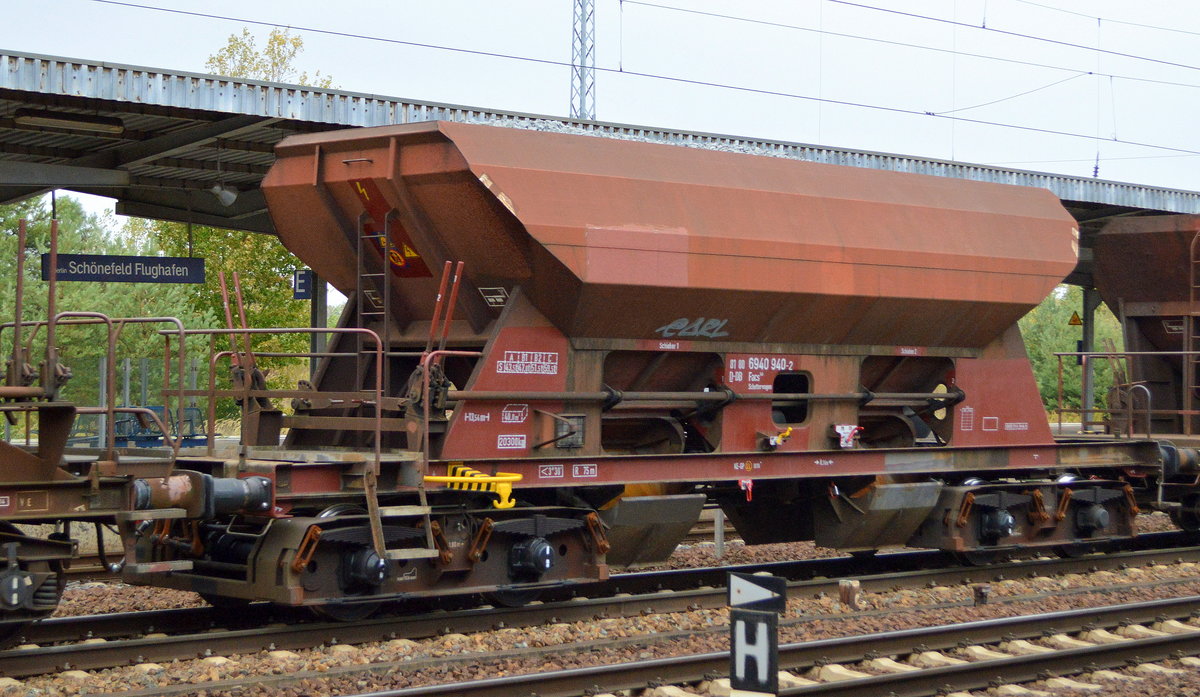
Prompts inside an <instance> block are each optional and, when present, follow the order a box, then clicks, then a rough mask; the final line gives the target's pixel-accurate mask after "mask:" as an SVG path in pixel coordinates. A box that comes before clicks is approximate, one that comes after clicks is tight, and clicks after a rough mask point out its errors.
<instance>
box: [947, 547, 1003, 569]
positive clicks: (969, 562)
mask: <svg viewBox="0 0 1200 697" xmlns="http://www.w3.org/2000/svg"><path fill="white" fill-rule="evenodd" d="M1012 553H1013V552H1012V550H1010V549H972V550H968V551H965V552H954V558H955V559H957V560H958V561H959V563H960V564H963V565H965V566H988V565H991V564H1003V563H1005V562H1007V561H1010V560H1011V559H1012Z"/></svg>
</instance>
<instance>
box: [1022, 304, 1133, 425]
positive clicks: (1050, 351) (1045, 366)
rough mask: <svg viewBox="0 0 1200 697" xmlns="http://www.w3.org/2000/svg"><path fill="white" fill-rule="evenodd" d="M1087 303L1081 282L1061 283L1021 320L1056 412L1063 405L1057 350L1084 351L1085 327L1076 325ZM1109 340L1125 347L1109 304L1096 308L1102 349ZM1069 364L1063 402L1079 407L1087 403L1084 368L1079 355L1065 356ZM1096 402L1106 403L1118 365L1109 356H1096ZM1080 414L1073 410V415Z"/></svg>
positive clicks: (1038, 375) (1039, 376) (1065, 366)
mask: <svg viewBox="0 0 1200 697" xmlns="http://www.w3.org/2000/svg"><path fill="white" fill-rule="evenodd" d="M1082 308H1083V291H1082V289H1080V288H1079V287H1078V286H1059V287H1058V289H1057V290H1055V292H1053V293H1051V294H1050V297H1048V298H1046V299H1045V300H1043V301H1042V303H1041V304H1040V305H1038V306H1037V307H1036V308H1034V309H1033V310H1032V311H1031V312H1030V313H1029V314H1027V315H1025V317H1023V318H1022V319H1021V322H1020V325H1021V335H1022V336H1023V337H1024V338H1025V348H1026V350H1027V351H1028V352H1029V359H1030V362H1031V363H1032V364H1033V374H1034V377H1035V378H1036V379H1037V385H1038V392H1039V393H1041V396H1042V402H1043V403H1044V404H1045V405H1046V410H1047V411H1049V412H1052V411H1053V409H1054V408H1055V407H1057V406H1058V372H1059V371H1058V366H1059V361H1058V358H1057V357H1056V356H1054V353H1055V352H1071V351H1076V350H1078V349H1077V347H1076V342H1077V341H1079V340H1080V339H1082V338H1083V329H1082V327H1079V326H1071V324H1070V321H1071V314H1072V313H1074V312H1080V313H1081V314H1082ZM1106 341H1111V342H1112V345H1113V346H1114V347H1115V348H1116V350H1118V351H1121V350H1123V346H1124V342H1123V341H1122V338H1121V327H1120V323H1119V322H1118V321H1117V319H1116V317H1114V316H1113V314H1112V312H1110V311H1109V310H1108V308H1107V307H1105V306H1104V305H1103V304H1102V305H1101V306H1100V307H1099V308H1097V310H1096V350H1097V351H1102V350H1104V346H1105V345H1106ZM1062 366H1063V371H1062V372H1063V376H1062V381H1063V406H1064V407H1066V408H1071V409H1078V408H1080V406H1081V405H1082V399H1083V397H1082V386H1083V382H1082V380H1083V378H1082V374H1083V370H1082V367H1081V366H1080V365H1078V364H1077V362H1076V359H1075V357H1073V356H1065V357H1063V359H1062ZM1092 370H1093V374H1094V376H1095V377H1094V385H1095V389H1094V390H1093V394H1094V395H1095V397H1096V403H1095V404H1092V405H1091V406H1092V407H1100V408H1103V407H1104V405H1105V404H1106V396H1107V394H1108V391H1109V389H1110V388H1111V387H1112V384H1113V376H1112V367H1111V366H1110V364H1109V361H1108V360H1105V359H1103V358H1100V359H1093V360H1092ZM1073 416H1074V415H1072V414H1067V415H1065V418H1067V419H1071V418H1072V417H1073Z"/></svg>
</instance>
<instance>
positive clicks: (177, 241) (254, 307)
mask: <svg viewBox="0 0 1200 697" xmlns="http://www.w3.org/2000/svg"><path fill="white" fill-rule="evenodd" d="M303 49H304V41H303V39H301V38H300V37H298V36H292V35H291V34H290V33H289V32H288V31H287V30H286V29H279V28H276V29H272V30H271V32H270V33H269V34H268V35H267V37H266V41H265V44H264V46H263V47H262V48H261V49H260V48H259V46H258V42H257V40H256V39H255V37H254V36H253V35H252V34H251V33H250V31H249V30H248V29H245V28H243V29H242V32H241V33H240V34H232V35H230V36H229V39H228V41H227V42H226V44H225V46H224V47H222V48H221V49H220V50H218V51H217V52H216V53H214V54H213V55H211V56H209V58H208V61H207V62H206V63H205V66H206V68H207V69H208V70H210V71H212V72H214V73H219V74H221V75H227V76H229V77H235V78H250V79H259V80H267V81H270V82H292V83H296V84H301V85H311V86H315V87H322V88H328V87H330V86H332V79H331V78H330V77H329V76H327V75H326V76H323V75H321V73H320V72H319V71H318V72H317V73H316V74H315V75H314V76H313V77H312V78H311V79H310V77H309V75H308V73H306V72H299V70H298V69H297V68H296V67H295V62H296V59H297V57H298V56H299V54H300V53H301V52H302V51H303ZM125 234H126V236H128V237H129V238H131V239H137V240H142V241H144V242H145V243H146V244H147V245H148V246H151V247H153V248H155V249H160V250H162V251H164V252H165V253H167V254H171V255H176V256H186V255H188V254H189V253H191V254H194V255H195V256H199V257H203V258H204V259H205V267H206V272H207V278H206V282H205V283H204V284H202V285H198V286H194V287H193V288H192V289H191V291H190V293H191V295H190V298H189V303H190V306H191V308H192V310H193V311H194V312H195V313H197V314H201V315H205V316H210V317H213V318H215V322H214V326H222V327H223V326H224V325H225V310H224V304H223V300H222V294H221V288H220V281H219V278H220V275H221V273H224V275H225V278H226V281H227V287H228V292H229V294H230V297H231V303H230V304H231V309H232V313H233V321H234V324H238V322H239V320H238V317H237V306H236V302H234V301H233V300H232V297H233V293H234V289H233V274H234V273H235V272H236V273H237V274H238V276H239V279H240V281H241V287H242V296H243V299H244V301H245V309H246V322H247V324H248V325H249V326H251V327H257V328H268V327H307V326H308V323H309V303H308V302H307V301H301V300H293V299H292V290H291V282H292V272H293V271H294V270H295V269H297V268H300V267H302V264H300V262H299V261H298V260H297V259H296V258H295V257H294V256H293V255H292V254H291V253H290V252H288V251H287V249H285V248H284V247H283V245H282V244H280V242H279V240H278V239H277V238H275V237H274V236H272V235H264V234H261V233H251V232H244V231H240V230H227V229H222V228H214V227H204V226H194V227H193V228H192V230H191V235H190V240H189V234H188V227H187V226H186V225H183V224H180V223H172V222H166V221H154V220H139V219H132V220H130V221H129V222H128V223H127V225H126V230H125ZM227 346H228V340H227V339H226V338H225V337H221V338H220V343H219V345H218V348H219V349H224V348H227ZM254 350H255V351H272V352H291V353H296V352H303V351H306V350H308V337H307V335H303V334H278V335H274V336H270V337H263V338H256V340H255V341H254ZM305 363H306V362H305V361H303V360H302V359H292V360H273V361H271V362H270V363H269V364H264V367H265V368H267V369H268V370H270V372H269V374H268V376H269V384H270V385H271V386H272V387H284V386H287V385H289V384H294V382H295V379H296V378H297V377H300V376H303V377H307V373H306V372H304V371H303V370H301V369H300V367H301V366H302V365H303V364H305ZM225 411H228V409H226V410H225ZM223 413H224V412H223ZM224 415H226V416H231V415H232V412H230V413H225V414H224Z"/></svg>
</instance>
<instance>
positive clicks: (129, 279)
mask: <svg viewBox="0 0 1200 697" xmlns="http://www.w3.org/2000/svg"><path fill="white" fill-rule="evenodd" d="M56 276H57V278H58V280H60V281H93V282H94V281H104V282H108V283H204V259H203V258H197V257H129V256H115V255H111V254H59V255H58V269H57V273H56ZM49 279H50V255H49V254H43V255H42V280H43V281H47V280H49Z"/></svg>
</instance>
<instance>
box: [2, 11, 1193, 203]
mask: <svg viewBox="0 0 1200 697" xmlns="http://www.w3.org/2000/svg"><path fill="white" fill-rule="evenodd" d="M134 1H135V2H136V3H138V4H141V5H144V6H153V7H159V8H172V9H180V10H187V11H192V12H203V13H206V14H209V15H219V16H222V17H228V18H230V19H225V18H217V17H199V16H188V15H182V14H177V13H168V12H161V11H156V10H153V9H144V8H142V7H133V6H128V5H125V6H122V5H117V4H110V3H106V2H101V1H99V0H37V1H36V2H7V3H5V9H4V17H5V23H4V27H3V29H4V30H3V34H2V37H3V38H0V51H3V50H10V51H20V52H32V53H41V54H50V55H59V56H68V57H74V58H81V59H86V60H89V61H107V62H113V63H123V64H136V65H143V66H150V67H155V68H162V69H166V70H168V71H170V70H177V71H191V72H204V63H205V60H206V58H207V57H208V56H209V55H210V54H212V53H214V52H216V51H217V50H218V49H220V48H221V47H222V46H223V45H224V44H225V42H226V39H227V38H228V36H229V35H230V34H233V33H239V32H240V31H241V29H242V27H243V26H249V27H250V29H251V31H252V32H253V33H254V34H256V35H257V36H258V37H259V41H260V44H261V43H262V40H263V39H264V38H265V36H266V34H267V32H268V31H269V26H264V25H261V24H251V22H262V23H267V24H275V25H279V26H284V27H292V31H293V33H295V34H296V35H299V36H301V37H302V38H303V39H304V46H305V51H304V53H303V54H302V55H301V56H300V58H299V62H298V67H299V68H300V69H301V70H306V71H308V72H310V73H312V72H314V71H316V70H320V71H321V72H322V73H323V74H328V75H331V76H332V77H333V79H334V83H335V85H336V86H337V87H339V88H341V89H346V90H353V91H361V92H370V93H375V94H381V95H386V96H391V97H400V98H406V99H414V100H429V101H440V102H450V103H456V104H466V105H472V106H478V107H484V108H490V109H500V110H515V111H523V112H534V113H543V114H551V115H566V114H567V112H568V109H569V96H570V73H569V69H568V68H567V67H565V66H564V65H561V64H562V63H569V62H570V60H571V10H572V5H573V2H572V0H501V1H497V0H490V1H486V2H485V1H483V0H440V1H438V2H429V0H420V1H417V0H388V1H383V0H376V1H375V2H368V1H366V0H339V2H335V3H331V2H309V1H305V0H289V1H282V0H256V1H255V2H245V1H239V2H234V1H232V0H206V1H205V2H203V3H199V2H185V1H184V0H134ZM595 4H596V16H597V19H596V45H597V61H596V64H597V67H598V68H600V69H601V70H600V72H598V74H597V77H596V83H597V88H596V103H597V118H598V119H600V120H603V121H616V122H623V123H632V124H642V125H649V126H658V127H663V128H672V129H685V130H701V131H709V132H718V133H730V134H737V135H745V136H752V137H759V138H769V139H779V140H788V141H798V142H806V143H814V144H820V145H829V146H838V147H846V148H856V149H865V150H876V151H884V152H890V153H899V154H906V155H918V156H925V157H934V158H942V159H952V160H960V161H966V162H977V163H986V164H996V165H1001V166H1005V167H1013V168H1018V169H1031V170H1041V171H1052V172H1061V173H1067V174H1073V175H1078V176H1089V177H1090V176H1092V175H1093V170H1094V167H1095V166H1096V164H1097V162H1096V160H1097V156H1099V176H1100V177H1101V178H1103V179H1112V180H1118V181H1128V182H1134V183H1138V184H1148V185H1155V186H1165V187H1171V188H1178V189H1187V190H1200V129H1198V128H1197V127H1196V121H1197V119H1196V114H1197V113H1200V51H1197V50H1196V47H1197V45H1198V41H1200V3H1197V2H1193V1H1191V0H1146V1H1145V2H1139V3H1129V2H1116V1H1115V0H909V1H908V2H902V1H901V0H738V1H736V2H735V1H732V0H725V1H717V0H653V1H652V2H640V1H637V2H635V0H623V1H621V0H595ZM672 7H674V8H685V9H687V10H691V12H685V11H681V10H679V9H669V8H672ZM699 12H703V13H711V14H699ZM900 13H907V15H906V14H900ZM713 15H726V16H725V17H720V16H713ZM914 15H920V16H914ZM1139 25H1141V26H1139ZM984 27H986V28H984ZM314 30H321V31H324V32H341V33H345V34H355V35H358V36H357V37H351V36H345V35H332V34H329V33H321V31H314ZM366 37H371V38H366ZM397 42H417V43H423V44H431V45H436V46H443V47H452V48H460V49H469V50H472V51H485V52H492V53H498V54H505V55H509V56H517V57H522V58H530V59H537V60H540V61H550V62H556V63H560V64H558V65H556V64H553V63H551V64H546V63H537V62H531V61H527V60H518V59H514V58H500V57H485V56H480V55H472V54H470V53H463V52H452V51H446V50H439V49H436V48H422V47H416V46H410V45H404V44H402V43H397ZM1067 44H1077V45H1078V46H1080V47H1074V46H1070V45H1067ZM1097 48H1098V49H1100V50H1099V51H1097V50H1091V49H1097ZM997 59H1000V60H997ZM651 76H659V77H651ZM663 78H669V79H663ZM685 81H690V82H685ZM698 83H713V85H723V86H725V87H722V86H713V85H704V84H698ZM733 87H736V88H742V89H731V88H733ZM748 90H758V92H753V91H748ZM821 100H826V101H821ZM853 105H859V106H853ZM954 117H957V118H958V119H960V120H954ZM966 119H970V120H973V121H967V120H966ZM980 122H989V123H992V124H1005V125H1008V126H1017V127H1019V128H1010V127H1005V126H1001V125H988V123H980ZM1043 131H1054V132H1059V133H1060V134H1054V133H1046V132H1043ZM1063 134H1074V135H1063ZM1077 136H1078V137H1077ZM1097 136H1098V137H1099V138H1100V140H1096V139H1095V138H1096V137H1097ZM1134 143H1137V144H1139V145H1134ZM1148 146H1159V147H1148Z"/></svg>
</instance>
